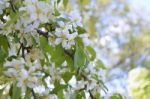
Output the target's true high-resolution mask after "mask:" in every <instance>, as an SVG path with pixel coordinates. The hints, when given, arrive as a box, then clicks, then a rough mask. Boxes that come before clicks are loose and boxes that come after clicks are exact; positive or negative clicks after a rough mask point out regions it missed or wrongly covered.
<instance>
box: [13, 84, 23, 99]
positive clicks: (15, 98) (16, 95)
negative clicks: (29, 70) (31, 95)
mask: <svg viewBox="0 0 150 99" xmlns="http://www.w3.org/2000/svg"><path fill="white" fill-rule="evenodd" d="M20 98H21V89H20V88H18V87H17V84H14V85H13V87H12V96H11V99H20Z"/></svg>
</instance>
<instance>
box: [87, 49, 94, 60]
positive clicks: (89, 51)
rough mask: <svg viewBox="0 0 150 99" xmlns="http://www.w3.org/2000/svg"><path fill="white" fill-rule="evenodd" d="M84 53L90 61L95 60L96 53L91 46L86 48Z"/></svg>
mask: <svg viewBox="0 0 150 99" xmlns="http://www.w3.org/2000/svg"><path fill="white" fill-rule="evenodd" d="M86 52H87V57H88V58H89V60H90V61H93V60H94V59H95V58H96V52H95V50H94V49H93V48H92V47H91V46H87V47H86Z"/></svg>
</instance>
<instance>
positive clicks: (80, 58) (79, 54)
mask: <svg viewBox="0 0 150 99" xmlns="http://www.w3.org/2000/svg"><path fill="white" fill-rule="evenodd" d="M85 64H86V55H85V53H84V51H83V49H82V48H81V47H80V46H78V45H76V51H75V55H74V67H75V68H78V67H83V66H85Z"/></svg>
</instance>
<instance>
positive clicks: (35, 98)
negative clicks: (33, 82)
mask: <svg viewBox="0 0 150 99" xmlns="http://www.w3.org/2000/svg"><path fill="white" fill-rule="evenodd" d="M31 92H32V95H33V97H34V99H38V98H37V97H36V95H35V92H34V90H33V89H31Z"/></svg>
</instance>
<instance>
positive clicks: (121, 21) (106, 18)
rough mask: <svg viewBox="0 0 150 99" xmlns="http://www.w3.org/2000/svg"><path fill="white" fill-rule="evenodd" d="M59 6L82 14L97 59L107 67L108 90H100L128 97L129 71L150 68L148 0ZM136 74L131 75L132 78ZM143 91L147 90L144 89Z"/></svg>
mask: <svg viewBox="0 0 150 99" xmlns="http://www.w3.org/2000/svg"><path fill="white" fill-rule="evenodd" d="M62 9H64V10H66V12H69V11H71V10H75V11H78V12H80V14H81V16H82V21H83V23H84V27H86V30H87V33H89V37H90V38H91V40H93V42H94V43H93V44H92V45H93V46H94V47H95V49H96V51H97V53H98V58H100V59H101V60H102V62H103V64H104V65H105V67H106V69H104V70H102V79H103V81H104V83H105V85H106V86H107V88H108V92H107V93H105V92H102V93H103V94H104V95H106V96H107V95H108V96H109V95H111V94H114V93H119V94H121V95H122V96H125V97H126V98H127V99H130V98H131V97H130V96H131V95H130V93H131V94H132V92H130V91H129V90H132V89H129V88H128V86H129V85H128V79H129V76H128V75H129V72H131V70H133V69H135V68H145V69H146V70H148V71H149V69H150V65H149V64H150V0H70V1H69V4H66V7H62ZM138 71H140V70H138ZM136 73H137V72H135V73H132V75H131V76H133V78H134V76H135V75H138V74H136ZM138 73H140V74H139V75H142V73H141V72H138ZM144 77H145V76H144ZM146 77H148V78H150V75H148V76H146ZM130 78H131V79H132V77H130ZM135 79H136V78H135ZM141 79H145V78H141ZM133 82H134V81H133ZM134 83H135V85H136V83H138V82H134ZM143 83H144V81H143ZM143 83H141V84H143ZM149 83H150V80H148V84H147V85H150V84H149ZM133 85H134V84H133ZM147 85H146V86H147ZM139 86H141V85H139ZM136 87H137V86H136ZM144 88H145V87H144ZM134 91H135V90H134ZM146 92H147V93H148V92H150V91H143V93H144V94H146ZM132 98H133V97H132ZM133 99H150V97H146V98H133Z"/></svg>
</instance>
